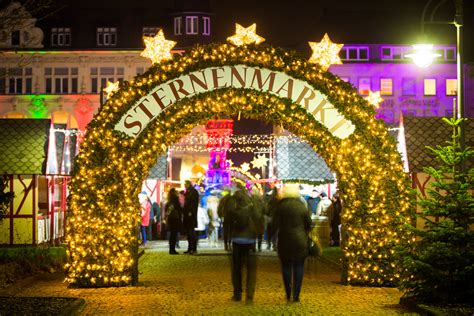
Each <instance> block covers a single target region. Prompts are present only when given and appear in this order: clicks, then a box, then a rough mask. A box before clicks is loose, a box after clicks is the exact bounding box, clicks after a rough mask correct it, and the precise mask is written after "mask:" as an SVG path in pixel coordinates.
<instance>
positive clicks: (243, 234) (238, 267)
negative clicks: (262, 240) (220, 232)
mask: <svg viewBox="0 0 474 316" xmlns="http://www.w3.org/2000/svg"><path fill="white" fill-rule="evenodd" d="M226 206H227V211H226V219H225V221H228V227H229V234H230V237H231V240H232V261H231V270H232V286H233V289H234V295H233V296H232V299H233V300H234V301H241V300H242V270H243V268H244V267H245V268H246V269H247V283H246V303H247V304H252V303H253V296H254V293H255V284H256V278H257V258H256V253H255V252H254V251H252V250H253V249H255V242H256V238H257V225H258V221H259V215H258V214H257V212H256V209H255V207H254V205H253V203H252V200H251V198H250V197H249V196H248V195H247V193H246V192H245V189H243V188H240V189H239V190H237V191H236V192H235V193H234V194H233V195H232V196H231V197H230V198H229V200H228V201H227V203H226Z"/></svg>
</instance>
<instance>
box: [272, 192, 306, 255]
mask: <svg viewBox="0 0 474 316" xmlns="http://www.w3.org/2000/svg"><path fill="white" fill-rule="evenodd" d="M273 224H274V227H275V229H276V230H278V256H279V257H280V258H282V259H286V260H301V259H304V258H305V257H306V256H308V233H309V231H310V230H311V218H310V215H309V212H308V208H307V207H306V205H305V203H303V201H301V200H300V199H298V198H284V199H282V200H281V201H280V202H279V203H278V204H277V207H276V210H275V214H274V218H273Z"/></svg>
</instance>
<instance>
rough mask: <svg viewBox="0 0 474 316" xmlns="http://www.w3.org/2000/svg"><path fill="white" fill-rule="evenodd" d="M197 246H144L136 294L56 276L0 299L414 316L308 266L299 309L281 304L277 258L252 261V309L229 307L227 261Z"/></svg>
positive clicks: (95, 306)
mask: <svg viewBox="0 0 474 316" xmlns="http://www.w3.org/2000/svg"><path fill="white" fill-rule="evenodd" d="M200 243H201V244H200V248H198V252H199V253H198V254H197V255H192V256H190V255H184V254H180V255H176V256H171V255H169V254H168V253H167V248H166V243H165V242H162V241H160V242H149V243H148V246H147V247H146V248H145V254H144V255H143V256H142V257H141V258H140V264H139V269H140V282H139V284H138V286H134V287H132V286H130V287H121V288H99V289H70V288H68V287H67V284H66V283H64V282H63V278H64V276H63V275H62V274H60V273H56V274H49V275H42V276H41V277H36V278H34V279H31V281H29V282H26V284H23V285H22V286H19V287H18V286H17V287H12V288H10V289H6V290H2V291H0V295H13V296H17V297H21V296H25V297H26V296H59V297H64V296H68V297H80V298H83V299H85V301H86V305H85V306H84V308H83V309H82V311H81V315H105V314H107V315H249V314H250V315H307V314H315V315H348V314H350V315H398V314H405V315H417V314H415V313H412V312H410V311H408V310H406V309H404V308H403V307H401V306H399V305H398V301H399V298H400V296H401V293H400V292H399V291H398V290H397V289H394V288H369V287H353V286H343V285H340V284H339V283H338V281H339V271H337V270H334V267H331V266H330V265H328V264H327V263H323V262H321V261H307V264H306V268H305V270H306V272H305V276H304V280H303V287H302V294H301V297H300V299H301V302H300V303H287V302H286V300H285V295H284V289H283V284H282V280H281V275H280V270H279V269H280V267H279V261H278V257H277V256H276V254H275V253H274V252H271V251H266V250H265V251H263V252H261V253H258V271H257V289H256V292H255V297H254V303H253V304H252V305H246V304H245V301H242V302H234V301H232V300H231V299H230V298H231V296H232V284H231V280H230V257H229V255H228V253H226V252H225V251H223V250H222V249H219V248H217V249H213V248H209V247H207V245H205V244H204V243H203V242H202V241H201V242H200ZM183 247H185V243H184V242H182V245H181V248H183Z"/></svg>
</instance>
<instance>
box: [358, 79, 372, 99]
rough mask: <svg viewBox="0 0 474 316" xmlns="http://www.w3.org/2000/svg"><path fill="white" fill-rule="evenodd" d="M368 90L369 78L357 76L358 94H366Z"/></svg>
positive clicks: (369, 88) (369, 89)
mask: <svg viewBox="0 0 474 316" xmlns="http://www.w3.org/2000/svg"><path fill="white" fill-rule="evenodd" d="M370 91H371V87H370V78H366V77H364V78H359V94H360V95H368V94H369V92H370Z"/></svg>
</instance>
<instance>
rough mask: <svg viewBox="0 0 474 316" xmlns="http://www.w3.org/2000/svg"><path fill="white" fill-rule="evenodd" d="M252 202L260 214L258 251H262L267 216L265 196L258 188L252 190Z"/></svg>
mask: <svg viewBox="0 0 474 316" xmlns="http://www.w3.org/2000/svg"><path fill="white" fill-rule="evenodd" d="M250 198H251V199H252V203H253V205H254V207H255V211H256V212H257V214H258V215H259V216H260V218H259V221H258V223H257V249H256V250H258V252H261V251H262V240H263V234H264V233H265V218H264V214H265V213H266V209H265V203H264V201H263V197H262V196H261V195H260V192H259V191H258V190H257V189H253V190H252V195H251V196H250Z"/></svg>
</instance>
